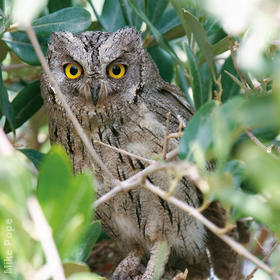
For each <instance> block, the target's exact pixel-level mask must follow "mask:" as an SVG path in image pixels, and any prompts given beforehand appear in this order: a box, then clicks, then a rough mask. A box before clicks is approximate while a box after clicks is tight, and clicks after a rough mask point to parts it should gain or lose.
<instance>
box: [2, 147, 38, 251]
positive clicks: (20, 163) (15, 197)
mask: <svg viewBox="0 0 280 280" xmlns="http://www.w3.org/2000/svg"><path fill="white" fill-rule="evenodd" d="M32 180H34V178H33V176H32V174H31V172H30V171H29V170H28V168H27V167H26V164H25V162H24V159H23V157H22V154H20V153H19V152H17V151H15V152H13V153H12V154H10V155H7V156H4V155H0V190H1V198H0V208H1V207H3V206H4V208H5V207H6V210H8V208H10V206H12V205H11V204H10V203H12V201H13V202H14V203H15V204H13V205H16V207H17V209H15V210H17V211H16V214H18V215H21V214H23V213H27V209H26V200H27V198H28V197H29V196H30V195H31V193H32V187H33V183H32ZM4 197H6V199H5V198H4ZM8 198H9V201H8ZM12 209H13V208H12ZM12 209H10V210H12ZM19 210H20V211H22V212H18V211H19ZM1 212H2V209H1V211H0V216H1ZM12 213H13V211H12ZM0 247H1V246H0Z"/></svg>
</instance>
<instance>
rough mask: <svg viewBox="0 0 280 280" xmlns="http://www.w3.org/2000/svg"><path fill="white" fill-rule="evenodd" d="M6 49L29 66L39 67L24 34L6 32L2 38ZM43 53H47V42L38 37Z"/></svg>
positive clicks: (37, 60)
mask: <svg viewBox="0 0 280 280" xmlns="http://www.w3.org/2000/svg"><path fill="white" fill-rule="evenodd" d="M2 39H3V41H5V42H6V44H7V45H8V47H9V48H10V49H11V50H12V51H13V52H14V53H15V54H16V55H17V56H18V57H19V58H20V59H21V60H22V61H24V62H26V63H28V64H31V65H40V62H39V59H38V57H37V55H36V53H35V51H34V49H33V46H32V45H31V43H30V41H29V39H28V37H27V35H26V33H25V32H21V31H19V32H12V33H11V32H6V33H4V34H3V37H2ZM38 39H39V43H40V46H41V48H42V50H43V52H44V53H46V52H47V48H48V46H47V40H46V39H42V38H40V37H38Z"/></svg>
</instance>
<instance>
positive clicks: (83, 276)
mask: <svg viewBox="0 0 280 280" xmlns="http://www.w3.org/2000/svg"><path fill="white" fill-rule="evenodd" d="M67 280H107V279H106V278H104V277H102V276H99V275H97V274H95V273H91V272H79V273H74V274H72V275H71V276H70V277H68V278H67Z"/></svg>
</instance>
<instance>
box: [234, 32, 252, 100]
mask: <svg viewBox="0 0 280 280" xmlns="http://www.w3.org/2000/svg"><path fill="white" fill-rule="evenodd" d="M229 49H230V53H231V57H232V61H233V66H234V68H235V70H236V72H237V74H238V76H239V77H240V79H241V81H242V83H243V85H244V86H245V88H247V90H249V89H250V88H249V87H248V85H247V82H246V80H245V78H244V76H243V75H242V73H241V71H240V69H239V67H238V65H237V62H236V58H235V54H234V49H233V43H232V36H229ZM245 96H248V93H247V91H246V90H245Z"/></svg>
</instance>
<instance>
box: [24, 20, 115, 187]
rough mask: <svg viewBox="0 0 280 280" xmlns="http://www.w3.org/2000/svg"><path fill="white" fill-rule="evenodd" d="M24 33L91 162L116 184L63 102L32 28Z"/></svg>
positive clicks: (68, 107)
mask: <svg viewBox="0 0 280 280" xmlns="http://www.w3.org/2000/svg"><path fill="white" fill-rule="evenodd" d="M26 33H27V35H28V37H29V39H30V42H31V43H32V45H33V47H34V50H35V52H36V54H37V56H38V58H39V60H40V62H41V64H42V67H43V69H44V71H45V72H46V74H47V75H48V78H49V81H50V84H51V86H52V87H53V88H54V89H55V93H56V95H57V97H58V98H59V100H60V101H61V104H62V106H63V108H64V109H65V111H66V113H67V115H68V117H69V119H70V120H71V122H72V124H73V126H74V128H75V129H76V131H77V133H78V135H79V136H80V138H81V140H82V141H83V143H84V145H85V146H86V148H87V150H88V152H89V154H90V155H91V157H92V159H93V161H95V163H97V164H98V165H99V167H100V168H101V169H102V170H103V171H104V172H105V173H106V175H107V176H108V177H109V178H110V179H111V180H112V182H113V183H114V184H116V183H118V180H117V179H115V178H114V176H113V175H112V173H111V172H110V171H109V170H108V168H107V167H106V165H105V164H104V163H103V161H102V160H101V159H100V158H99V156H98V155H97V153H96V151H95V150H94V148H93V147H92V144H91V143H90V141H89V139H88V137H87V135H86V133H85V132H84V130H83V128H82V127H81V125H80V123H79V122H78V120H77V118H76V117H75V115H74V114H73V112H72V110H71V108H70V106H69V105H68V103H67V101H66V100H65V98H64V96H63V94H62V92H61V91H60V89H59V87H58V85H57V84H56V82H55V80H54V78H53V75H52V73H51V71H50V69H49V66H48V64H47V62H46V59H45V57H44V54H43V52H42V50H41V47H40V45H39V42H38V40H37V37H36V34H35V32H34V30H33V27H32V26H31V25H29V26H27V27H26Z"/></svg>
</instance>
